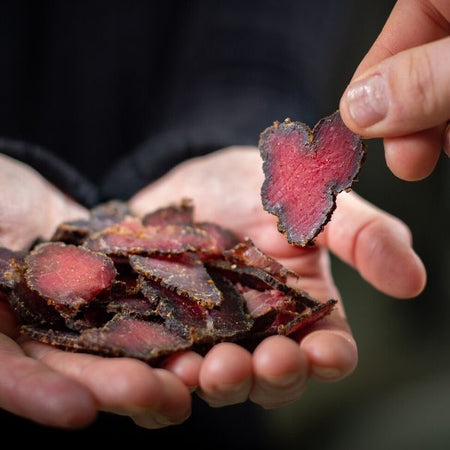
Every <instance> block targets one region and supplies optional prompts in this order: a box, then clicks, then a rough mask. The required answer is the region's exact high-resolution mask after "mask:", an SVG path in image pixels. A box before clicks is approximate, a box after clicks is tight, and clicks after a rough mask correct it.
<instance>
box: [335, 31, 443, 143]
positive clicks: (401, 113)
mask: <svg viewBox="0 0 450 450" xmlns="http://www.w3.org/2000/svg"><path fill="white" fill-rule="evenodd" d="M449 57H450V36H449V37H446V38H444V39H440V40H437V41H434V42H432V43H429V44H426V45H422V46H419V47H414V48H411V49H408V50H405V51H403V52H400V53H397V54H396V55H394V56H391V57H389V58H386V59H385V60H383V61H382V62H381V63H379V64H378V65H376V66H374V67H372V68H371V69H369V70H368V71H366V72H365V73H364V74H362V75H361V76H359V77H358V78H356V79H355V80H353V81H352V83H351V84H350V85H349V86H348V87H347V89H346V91H345V92H344V94H343V96H342V98H341V102H340V106H339V108H340V112H341V116H342V119H343V120H344V122H345V123H346V125H347V126H348V127H349V128H350V129H351V130H352V131H354V132H355V133H358V134H360V135H362V136H364V137H366V138H377V137H396V136H404V135H407V134H412V133H415V132H418V131H421V130H426V129H429V128H433V127H435V126H437V125H441V124H443V123H445V122H446V121H447V120H448V119H449V118H450V64H449V63H448V61H449Z"/></svg>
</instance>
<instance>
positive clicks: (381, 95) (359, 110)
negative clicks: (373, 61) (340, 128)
mask: <svg viewBox="0 0 450 450" xmlns="http://www.w3.org/2000/svg"><path fill="white" fill-rule="evenodd" d="M346 100H347V105H348V111H349V113H350V115H351V117H352V119H353V120H354V121H355V123H356V124H357V125H358V126H360V127H369V126H371V125H374V124H375V123H377V122H379V121H380V120H382V119H384V117H386V114H387V111H388V106H389V105H388V96H387V89H386V85H385V82H384V79H383V77H382V76H381V75H379V74H375V75H372V76H370V77H368V78H364V79H362V80H358V81H355V82H354V83H352V84H350V86H349V87H348V89H347V93H346Z"/></svg>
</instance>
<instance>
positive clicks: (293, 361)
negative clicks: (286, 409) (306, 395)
mask: <svg viewBox="0 0 450 450" xmlns="http://www.w3.org/2000/svg"><path fill="white" fill-rule="evenodd" d="M308 372H309V366H308V358H307V356H306V354H305V353H304V352H302V351H301V350H300V348H299V345H298V343H297V342H295V341H294V340H293V339H290V338H288V337H286V336H271V337H269V338H266V339H264V340H263V341H262V342H261V343H260V344H259V345H258V346H257V347H256V349H255V351H254V352H253V373H254V382H253V387H252V390H251V392H250V399H251V400H252V401H253V402H254V403H257V404H259V405H261V406H263V407H264V408H278V407H280V406H285V405H288V404H290V403H292V402H293V401H295V400H297V399H298V398H300V396H301V395H302V393H303V391H304V390H305V388H306V384H307V381H308Z"/></svg>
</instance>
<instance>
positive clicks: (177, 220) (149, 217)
mask: <svg viewBox="0 0 450 450" xmlns="http://www.w3.org/2000/svg"><path fill="white" fill-rule="evenodd" d="M142 224H143V225H144V226H165V225H194V204H193V202H192V200H191V199H188V198H184V199H182V200H181V202H180V203H176V204H172V205H169V206H164V207H161V208H158V209H156V210H154V211H151V212H149V213H147V214H145V215H144V217H143V218H142Z"/></svg>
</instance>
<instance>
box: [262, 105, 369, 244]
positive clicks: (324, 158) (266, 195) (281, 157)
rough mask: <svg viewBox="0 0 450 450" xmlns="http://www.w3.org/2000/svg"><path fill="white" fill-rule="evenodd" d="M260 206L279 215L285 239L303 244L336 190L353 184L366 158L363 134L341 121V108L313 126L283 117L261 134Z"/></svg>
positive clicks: (327, 213)
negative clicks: (312, 127) (281, 120)
mask: <svg viewBox="0 0 450 450" xmlns="http://www.w3.org/2000/svg"><path fill="white" fill-rule="evenodd" d="M258 145H259V149H260V154H261V157H262V160H263V171H264V176H265V179H264V182H263V185H262V187H261V198H262V203H263V207H264V208H265V209H266V210H267V211H268V212H269V213H271V214H274V215H276V216H277V217H278V229H279V231H280V232H282V233H283V234H285V236H286V237H287V240H288V242H290V243H292V244H295V245H299V246H305V245H309V244H312V243H313V240H314V239H315V237H316V236H317V235H318V234H319V233H320V232H321V231H322V229H323V227H324V226H325V224H326V223H327V222H328V221H329V220H330V218H331V215H332V213H333V211H334V209H335V208H336V196H337V194H338V193H340V192H341V191H343V190H349V189H351V187H352V185H353V183H354V182H355V181H356V180H357V177H358V174H359V172H360V169H361V165H362V163H363V162H364V159H365V147H364V145H363V143H362V139H361V136H358V135H356V134H354V133H353V132H352V131H350V130H349V129H348V128H347V127H346V126H345V124H344V123H343V121H342V119H341V116H340V114H339V111H336V112H335V113H334V114H332V115H330V116H329V117H326V118H324V119H322V120H320V121H319V122H318V123H317V125H316V126H315V127H314V130H312V131H311V129H310V128H309V127H308V126H307V125H305V124H304V123H301V122H292V121H291V120H289V119H286V120H285V121H284V122H283V123H279V122H275V123H274V124H273V125H272V126H271V127H268V128H266V129H265V130H264V131H263V132H262V133H261V135H260V139H259V144H258Z"/></svg>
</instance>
